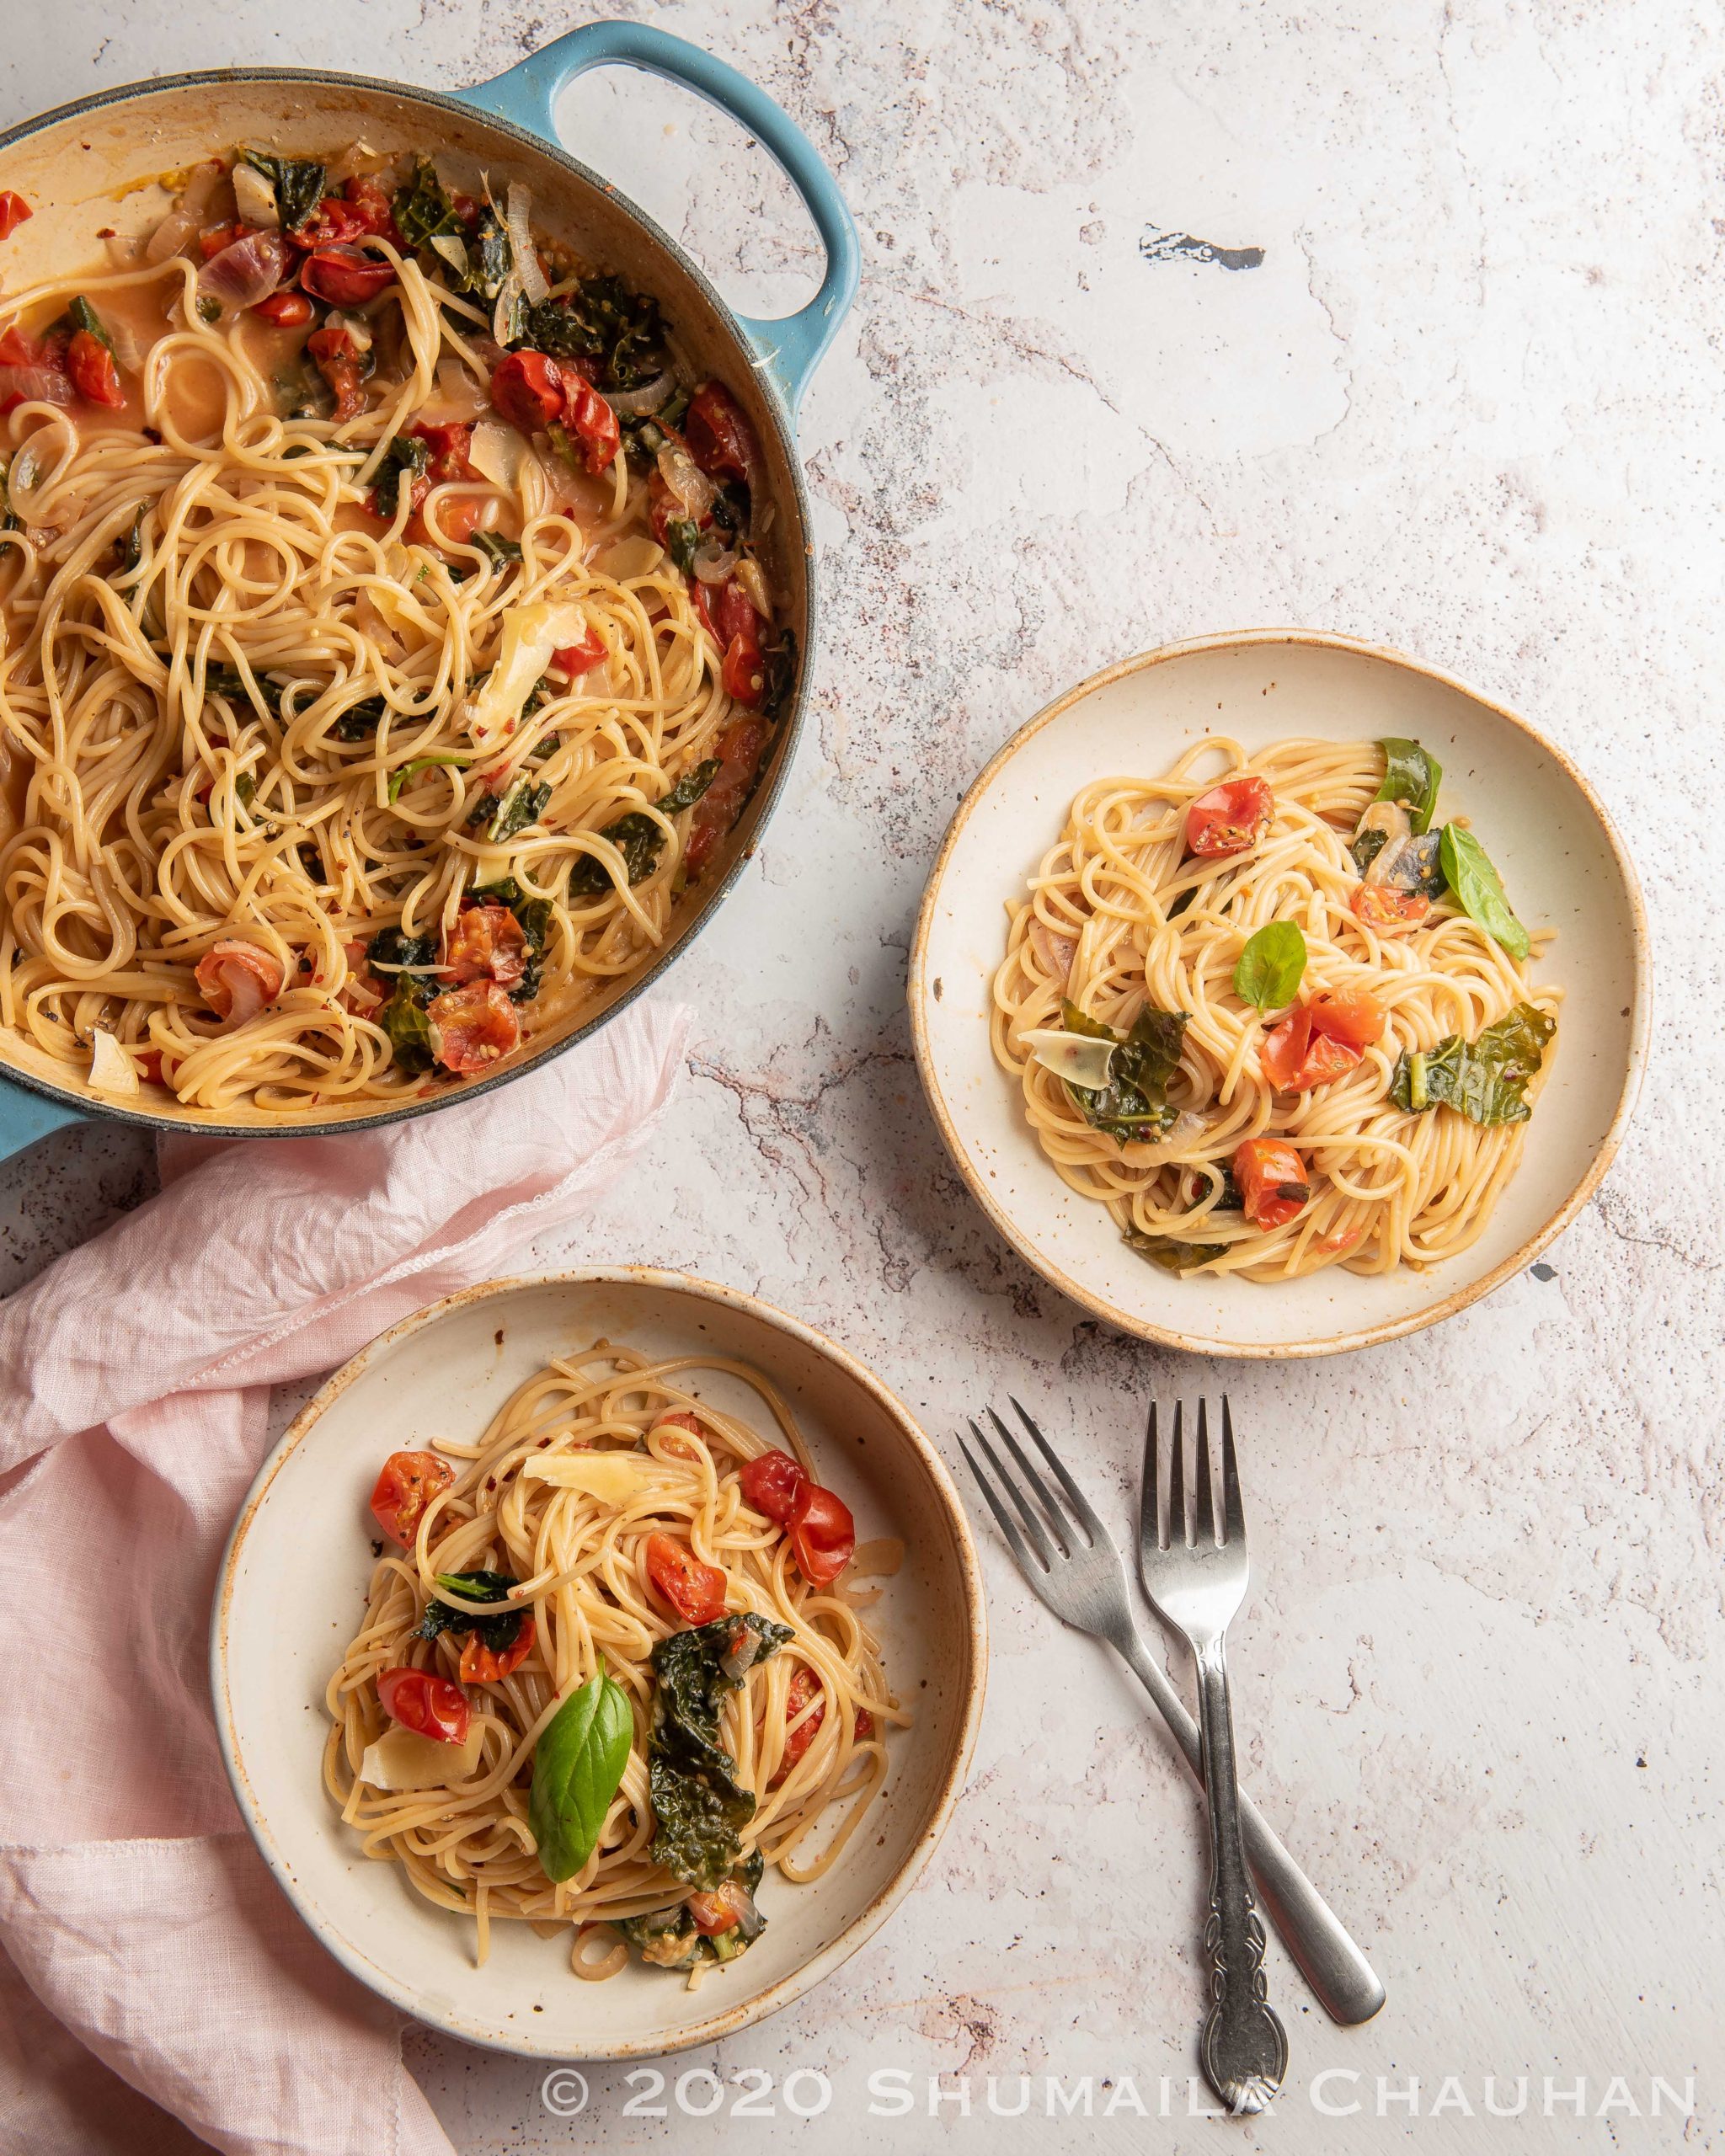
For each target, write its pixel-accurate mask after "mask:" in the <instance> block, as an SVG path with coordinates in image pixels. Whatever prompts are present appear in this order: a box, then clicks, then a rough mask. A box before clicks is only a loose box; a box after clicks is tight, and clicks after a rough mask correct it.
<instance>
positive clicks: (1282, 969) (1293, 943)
mask: <svg viewBox="0 0 1725 2156" xmlns="http://www.w3.org/2000/svg"><path fill="white" fill-rule="evenodd" d="M1305 971H1306V938H1305V937H1304V936H1303V935H1302V934H1301V932H1300V928H1299V926H1298V924H1297V923H1295V922H1294V921H1266V922H1265V924H1264V925H1263V927H1262V928H1260V929H1258V931H1256V933H1255V934H1253V935H1252V936H1250V937H1247V942H1246V948H1245V949H1244V950H1243V951H1242V953H1240V958H1239V961H1238V963H1236V966H1235V968H1234V993H1235V995H1237V996H1238V997H1239V998H1240V999H1241V1001H1242V1002H1244V1003H1251V1004H1254V1005H1256V1006H1257V1007H1258V1010H1260V1011H1284V1010H1286V1009H1287V1007H1288V1006H1289V1005H1290V1003H1291V1002H1292V1001H1294V999H1295V996H1296V995H1298V994H1299V993H1300V976H1301V974H1304V973H1305Z"/></svg>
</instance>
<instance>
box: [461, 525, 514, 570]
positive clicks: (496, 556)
mask: <svg viewBox="0 0 1725 2156" xmlns="http://www.w3.org/2000/svg"><path fill="white" fill-rule="evenodd" d="M468 544H469V545H470V546H474V547H478V549H479V552H481V553H482V554H483V555H484V557H485V558H486V559H487V561H489V563H490V564H491V566H492V568H494V569H506V568H508V567H509V565H510V563H511V562H518V561H520V559H521V547H520V544H519V542H517V541H515V540H514V539H506V538H505V536H503V534H502V532H500V531H476V532H474V534H473V537H472V538H471V540H470V541H469V542H468Z"/></svg>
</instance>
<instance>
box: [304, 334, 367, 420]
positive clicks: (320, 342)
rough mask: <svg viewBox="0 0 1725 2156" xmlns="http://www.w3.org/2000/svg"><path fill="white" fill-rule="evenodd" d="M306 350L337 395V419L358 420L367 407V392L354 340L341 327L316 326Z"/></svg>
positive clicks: (307, 340)
mask: <svg viewBox="0 0 1725 2156" xmlns="http://www.w3.org/2000/svg"><path fill="white" fill-rule="evenodd" d="M306 350H307V351H308V352H309V353H310V354H311V355H312V359H313V360H314V361H315V362H316V364H317V368H318V373H319V374H321V375H322V376H323V379H324V381H325V382H328V385H329V388H330V392H331V394H332V395H333V396H334V398H335V417H336V419H337V422H338V423H339V422H341V421H343V420H345V419H357V418H358V416H359V415H360V413H361V412H363V411H364V410H365V408H366V392H365V390H364V388H363V387H362V386H361V385H362V383H363V381H364V377H363V376H362V375H361V374H360V355H359V354H358V353H357V352H356V351H355V350H354V340H353V339H352V338H351V337H350V335H349V334H348V333H347V331H346V330H345V329H342V328H323V329H314V330H313V331H312V334H311V335H310V336H309V337H308V338H307V339H306Z"/></svg>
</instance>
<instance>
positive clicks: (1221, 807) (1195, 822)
mask: <svg viewBox="0 0 1725 2156" xmlns="http://www.w3.org/2000/svg"><path fill="white" fill-rule="evenodd" d="M1275 810H1276V802H1275V796H1274V794H1273V793H1272V792H1270V790H1269V787H1268V786H1267V785H1266V784H1265V783H1264V782H1263V780H1262V779H1261V778H1228V779H1224V780H1223V781H1222V782H1221V784H1220V786H1213V787H1211V788H1210V791H1209V792H1208V793H1200V794H1199V797H1198V798H1197V800H1196V801H1194V803H1193V804H1192V806H1191V807H1190V808H1189V809H1188V810H1187V811H1186V851H1188V853H1195V854H1199V855H1200V856H1201V857H1203V858H1204V860H1206V861H1213V860H1215V859H1217V858H1219V857H1220V856H1222V855H1224V854H1229V853H1250V852H1251V851H1252V847H1253V846H1256V845H1257V844H1258V841H1260V840H1261V839H1262V838H1263V835H1264V833H1265V832H1266V831H1267V830H1268V829H1269V827H1270V818H1271V817H1272V816H1273V815H1274V814H1275Z"/></svg>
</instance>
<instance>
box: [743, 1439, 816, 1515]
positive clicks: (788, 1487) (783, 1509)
mask: <svg viewBox="0 0 1725 2156" xmlns="http://www.w3.org/2000/svg"><path fill="white" fill-rule="evenodd" d="M808 1480H809V1477H808V1476H806V1475H805V1474H804V1472H803V1470H802V1469H801V1467H800V1466H798V1464H797V1462H796V1461H795V1460H793V1459H792V1458H791V1455H790V1454H788V1452H758V1453H756V1455H755V1457H754V1459H753V1460H745V1461H744V1462H743V1465H741V1467H740V1468H739V1469H738V1470H737V1482H738V1486H740V1489H741V1491H742V1492H743V1502H745V1504H746V1505H749V1506H750V1507H752V1508H753V1509H754V1510H755V1511H756V1512H757V1513H761V1515H762V1517H763V1518H766V1519H776V1520H777V1522H778V1524H779V1525H780V1526H781V1527H782V1526H783V1525H784V1524H785V1523H786V1521H787V1520H788V1519H789V1518H790V1516H791V1514H792V1513H793V1512H794V1511H795V1510H796V1506H797V1500H798V1497H801V1495H802V1494H803V1489H804V1485H805V1484H806V1483H807V1481H808Z"/></svg>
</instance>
